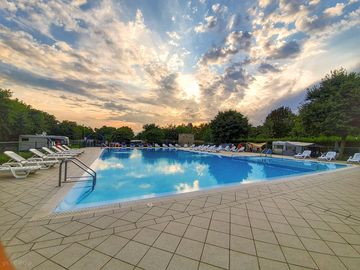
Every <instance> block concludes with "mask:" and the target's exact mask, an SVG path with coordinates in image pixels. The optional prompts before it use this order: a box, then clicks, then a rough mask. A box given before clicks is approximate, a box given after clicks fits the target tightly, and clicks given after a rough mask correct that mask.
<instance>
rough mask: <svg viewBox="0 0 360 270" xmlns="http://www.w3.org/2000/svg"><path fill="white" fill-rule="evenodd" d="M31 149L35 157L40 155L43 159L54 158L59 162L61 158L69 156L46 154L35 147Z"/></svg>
mask: <svg viewBox="0 0 360 270" xmlns="http://www.w3.org/2000/svg"><path fill="white" fill-rule="evenodd" d="M29 151H30V152H31V153H33V154H34V157H39V158H42V159H43V160H53V161H56V162H59V161H60V160H63V159H65V158H67V157H66V156H59V155H46V154H44V153H43V152H41V151H39V150H37V149H35V148H30V149H29Z"/></svg>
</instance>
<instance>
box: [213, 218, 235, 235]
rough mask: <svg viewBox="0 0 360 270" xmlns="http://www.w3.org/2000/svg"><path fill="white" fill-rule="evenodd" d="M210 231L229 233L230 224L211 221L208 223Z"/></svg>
mask: <svg viewBox="0 0 360 270" xmlns="http://www.w3.org/2000/svg"><path fill="white" fill-rule="evenodd" d="M210 230H213V231H218V232H223V233H229V232H230V223H229V222H224V221H219V220H214V219H212V220H211V223H210Z"/></svg>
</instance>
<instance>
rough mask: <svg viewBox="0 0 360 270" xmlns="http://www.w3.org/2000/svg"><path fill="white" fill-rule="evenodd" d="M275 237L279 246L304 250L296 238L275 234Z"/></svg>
mask: <svg viewBox="0 0 360 270" xmlns="http://www.w3.org/2000/svg"><path fill="white" fill-rule="evenodd" d="M276 237H277V240H278V241H279V244H280V245H281V246H286V247H293V248H299V249H305V247H304V245H303V244H302V243H301V241H300V238H298V237H297V236H294V235H289V234H283V233H276Z"/></svg>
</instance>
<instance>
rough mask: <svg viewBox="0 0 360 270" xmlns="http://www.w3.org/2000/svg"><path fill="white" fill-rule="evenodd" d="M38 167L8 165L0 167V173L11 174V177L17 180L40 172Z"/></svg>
mask: <svg viewBox="0 0 360 270" xmlns="http://www.w3.org/2000/svg"><path fill="white" fill-rule="evenodd" d="M40 169H41V167H40V166H16V165H10V164H2V165H0V172H8V173H12V175H13V176H14V177H15V178H17V179H21V178H26V177H27V176H28V175H29V174H30V173H33V172H36V171H37V170H40Z"/></svg>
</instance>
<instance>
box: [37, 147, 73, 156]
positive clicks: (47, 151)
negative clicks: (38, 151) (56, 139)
mask: <svg viewBox="0 0 360 270" xmlns="http://www.w3.org/2000/svg"><path fill="white" fill-rule="evenodd" d="M42 150H44V151H45V152H46V153H48V154H49V155H51V156H54V157H67V158H69V157H73V156H74V155H69V154H62V153H59V152H57V153H55V152H53V151H51V150H50V149H49V148H47V147H45V146H44V147H42Z"/></svg>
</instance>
